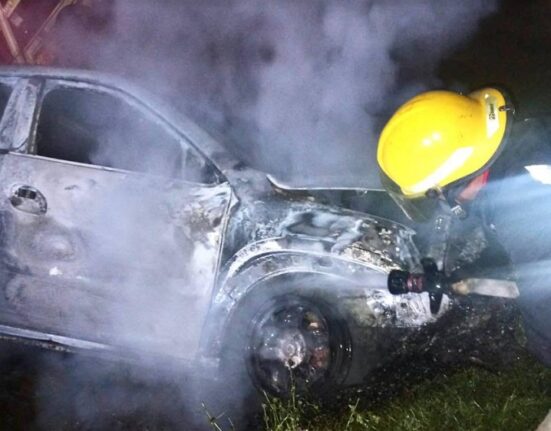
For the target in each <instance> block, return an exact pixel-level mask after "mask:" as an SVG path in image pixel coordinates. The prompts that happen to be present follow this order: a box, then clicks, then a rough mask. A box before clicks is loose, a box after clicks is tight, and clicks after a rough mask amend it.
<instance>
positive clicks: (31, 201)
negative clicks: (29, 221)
mask: <svg viewBox="0 0 551 431" xmlns="http://www.w3.org/2000/svg"><path fill="white" fill-rule="evenodd" d="M10 202H11V204H12V206H13V207H14V208H15V209H17V210H19V211H23V212H26V213H30V214H35V215H42V214H46V211H47V210H48V203H47V201H46V198H45V197H44V195H43V194H42V193H41V192H40V190H38V189H36V188H35V187H32V186H28V185H18V186H15V187H14V188H13V191H12V194H11V196H10Z"/></svg>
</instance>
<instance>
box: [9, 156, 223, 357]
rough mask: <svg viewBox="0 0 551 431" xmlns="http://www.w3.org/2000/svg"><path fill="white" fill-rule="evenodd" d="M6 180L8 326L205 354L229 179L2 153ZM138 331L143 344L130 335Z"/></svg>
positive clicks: (114, 342) (171, 351)
mask: <svg viewBox="0 0 551 431" xmlns="http://www.w3.org/2000/svg"><path fill="white" fill-rule="evenodd" d="M0 179H1V184H2V186H1V189H0V195H1V196H0V217H1V220H2V233H3V235H2V256H1V264H2V274H3V279H4V284H3V298H2V303H1V306H0V323H2V324H5V325H19V326H22V327H25V328H40V329H41V330H43V331H44V332H49V333H54V334H57V335H63V336H69V337H76V338H81V339H84V340H88V341H94V342H101V343H107V344H114V345H122V346H124V345H125V344H128V345H133V346H136V345H142V346H143V347H144V348H145V347H147V346H156V349H157V350H162V349H164V350H166V351H169V352H170V354H173V355H177V356H184V357H193V355H194V353H195V352H196V347H197V344H198V339H199V338H200V336H199V334H200V328H201V325H202V321H203V319H204V316H205V314H206V310H207V309H208V305H209V298H210V295H211V291H212V288H213V286H214V279H215V274H216V268H217V265H218V258H219V250H220V246H221V242H222V231H223V229H224V226H225V220H226V213H227V210H228V207H229V202H230V199H231V189H230V188H229V186H228V185H227V184H225V183H224V184H221V185H216V186H202V185H199V184H190V183H184V182H180V181H175V180H167V179H165V178H159V177H157V178H155V177H147V176H142V175H138V174H134V173H130V172H122V171H115V170H111V169H101V168H97V167H91V166H86V165H79V164H72V163H67V162H60V161H55V160H51V159H46V158H42V157H36V156H29V155H22V154H7V155H4V156H1V161H0ZM24 188H27V189H26V190H27V192H22V190H23V189H24ZM29 190H30V191H29ZM167 306H168V308H169V309H170V310H169V311H167ZM167 313H168V314H167ZM169 316H172V317H169ZM181 328H186V330H185V331H182V330H181ZM135 333H140V334H141V335H140V337H141V340H139V341H138V342H137V341H136V340H133V339H129V337H130V336H131V334H135Z"/></svg>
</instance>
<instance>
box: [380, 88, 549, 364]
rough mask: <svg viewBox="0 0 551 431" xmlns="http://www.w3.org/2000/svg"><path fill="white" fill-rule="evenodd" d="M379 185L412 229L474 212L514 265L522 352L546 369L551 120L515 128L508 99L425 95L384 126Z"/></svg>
mask: <svg viewBox="0 0 551 431" xmlns="http://www.w3.org/2000/svg"><path fill="white" fill-rule="evenodd" d="M377 161H378V163H379V166H380V168H381V171H382V173H381V177H382V182H383V185H384V186H385V188H386V190H387V191H388V192H389V194H390V195H391V196H392V197H393V199H394V200H395V201H396V202H397V203H398V205H399V206H400V207H401V209H402V210H403V212H404V213H405V214H406V215H407V216H408V217H409V218H410V219H412V220H415V221H430V220H434V218H435V214H437V213H447V214H449V215H450V217H451V219H452V220H457V222H456V223H462V222H461V220H465V219H468V218H469V217H470V216H471V215H472V214H473V213H477V214H479V215H480V217H481V220H483V221H484V225H485V226H486V227H487V229H490V230H491V231H492V232H495V234H496V235H497V238H498V240H499V242H500V243H501V244H502V245H503V246H504V248H505V249H506V251H507V253H508V254H509V257H510V260H511V262H512V264H513V266H514V270H515V276H516V281H517V285H518V287H519V291H520V296H519V298H518V304H519V308H520V310H521V314H522V318H523V324H524V325H523V326H524V330H525V333H526V337H527V341H528V348H529V350H531V351H532V352H533V353H534V354H535V355H536V356H537V357H538V358H539V359H540V360H541V361H542V362H543V363H544V364H546V365H547V366H551V119H546V118H531V119H523V120H520V119H519V118H518V115H516V114H515V109H514V105H513V103H512V101H511V100H510V97H509V96H508V94H507V93H506V92H505V91H503V90H501V89H498V88H484V89H481V90H479V91H476V92H473V93H471V94H468V95H462V94H458V93H454V92H451V91H430V92H426V93H423V94H420V95H418V96H416V97H414V98H413V99H411V100H409V101H408V102H406V103H405V104H404V105H403V106H402V107H400V108H399V109H398V111H396V113H394V115H393V116H392V117H391V119H390V120H389V121H388V123H387V124H386V126H385V127H384V129H383V131H382V133H381V135H380V138H379V143H378V149H377Z"/></svg>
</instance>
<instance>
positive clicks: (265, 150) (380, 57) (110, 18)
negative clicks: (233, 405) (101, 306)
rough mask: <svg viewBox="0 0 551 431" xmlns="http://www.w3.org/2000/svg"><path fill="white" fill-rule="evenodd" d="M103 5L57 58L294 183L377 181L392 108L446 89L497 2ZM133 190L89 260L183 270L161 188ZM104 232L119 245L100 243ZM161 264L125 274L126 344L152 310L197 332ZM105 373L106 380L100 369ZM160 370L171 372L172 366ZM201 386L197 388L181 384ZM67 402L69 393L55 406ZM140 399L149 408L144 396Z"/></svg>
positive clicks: (115, 321)
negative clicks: (180, 115)
mask: <svg viewBox="0 0 551 431" xmlns="http://www.w3.org/2000/svg"><path fill="white" fill-rule="evenodd" d="M108 4H110V5H111V6H110V9H106V10H107V12H108V13H106V15H105V16H103V17H97V18H98V22H92V23H88V24H89V28H90V29H91V31H88V32H85V31H83V24H86V22H85V21H86V20H85V19H81V18H80V17H78V16H77V17H75V16H73V15H71V14H67V15H65V16H64V17H63V19H62V21H61V23H60V24H61V26H60V28H59V29H58V31H57V34H56V37H57V39H58V41H59V46H60V49H59V62H60V63H61V64H63V65H68V66H71V65H72V66H79V67H87V68H90V69H95V70H102V71H107V72H111V73H114V74H117V75H122V76H124V77H127V78H130V79H131V80H134V81H137V82H138V83H139V84H141V85H143V86H145V87H147V88H148V89H149V90H150V91H151V92H153V93H156V94H157V96H160V97H161V98H164V99H167V100H170V102H171V103H172V104H174V105H175V106H176V108H177V109H179V110H181V111H183V112H186V113H188V114H189V115H191V116H192V117H193V118H196V119H197V120H198V121H199V122H200V123H202V124H204V125H205V126H206V127H207V128H212V129H213V130H215V131H216V132H217V135H218V136H221V137H223V138H222V139H223V141H224V142H223V143H224V144H226V145H227V146H228V148H229V149H230V150H231V151H232V152H233V153H234V154H235V155H236V156H237V157H238V158H240V159H243V160H244V161H246V162H248V163H250V164H251V165H253V166H255V167H257V168H260V169H262V170H265V171H267V172H271V173H274V174H276V175H278V176H280V177H283V178H285V179H287V180H291V181H293V182H295V183H310V184H312V183H316V182H326V183H329V182H331V183H334V184H343V183H348V184H350V183H352V182H355V183H359V184H371V185H377V184H378V179H377V177H378V173H377V168H376V163H375V147H376V141H377V134H378V131H379V130H380V128H381V126H382V124H383V123H384V121H385V119H386V118H387V116H388V115H389V113H391V112H392V110H393V109H395V108H396V107H397V106H398V104H399V103H401V102H402V101H403V100H404V99H405V98H407V97H408V96H411V95H412V94H414V93H415V92H417V91H420V90H422V89H424V88H428V87H434V86H438V85H439V82H438V79H437V78H436V77H435V71H436V68H437V66H438V64H439V61H440V60H441V59H442V58H443V57H444V56H445V55H446V54H447V53H448V52H450V51H451V50H453V49H454V48H456V47H457V46H458V45H459V44H461V43H463V42H465V41H466V40H467V39H468V37H469V36H470V35H472V34H473V32H474V31H475V30H476V28H477V26H478V24H479V22H480V20H481V19H482V18H483V17H485V16H487V15H488V14H490V13H491V12H493V11H494V10H495V8H496V7H497V1H475V0H468V1H461V2H458V1H455V0H416V1H414V0H392V1H370V0H364V1H354V0H351V1H346V0H301V1H297V0H278V1H276V0H273V1H271V0H270V1H266V0H241V1H236V0H235V1H230V0H224V1H223V0H203V1H194V0H182V1H179V0H172V1H168V0H167V1H162V2H160V1H150V0H133V1H130V0H128V1H122V0H117V1H114V2H112V3H107V2H105V7H106V8H108ZM67 10H69V8H68V9H67ZM124 195H125V193H121V196H122V197H120V199H118V198H119V195H118V194H117V195H116V198H117V199H114V197H113V196H111V198H112V199H113V200H112V201H109V202H104V205H105V208H103V206H101V205H100V206H99V210H98V211H100V212H101V211H104V212H102V214H100V215H99V216H98V217H96V218H95V219H94V220H95V223H96V224H97V226H96V225H94V224H93V223H90V224H89V227H90V229H92V230H94V233H95V234H96V235H97V238H99V239H100V240H101V241H99V240H98V243H97V244H96V245H97V247H95V250H96V253H97V256H93V257H92V261H94V259H95V261H96V263H97V267H99V268H103V270H104V271H106V270H108V269H110V268H111V267H110V265H112V266H113V272H114V273H116V272H117V269H118V268H122V267H133V266H132V265H138V266H140V265H141V266H142V267H145V266H146V264H149V263H151V267H156V268H157V271H160V272H162V270H164V269H165V267H168V268H177V267H179V266H178V265H180V263H181V261H182V260H185V257H183V258H182V256H181V255H178V254H176V253H174V254H173V255H172V257H171V258H169V259H164V260H163V259H162V253H163V250H162V249H161V246H160V245H159V243H156V242H155V241H153V242H152V243H148V242H147V238H148V239H149V240H151V238H154V239H157V238H160V237H161V236H162V235H163V233H166V232H165V231H164V230H163V229H164V225H162V223H160V221H159V220H160V218H159V217H156V215H155V214H153V213H154V211H153V213H152V214H149V212H148V211H149V209H150V208H158V207H161V205H159V203H158V202H157V200H156V199H158V196H156V195H153V196H147V194H144V193H141V194H140V193H138V192H137V193H136V194H135V195H131V196H130V197H129V198H124ZM126 195H128V193H126ZM132 196H134V197H132ZM113 202H116V204H113ZM128 220H134V222H133V223H128ZM106 226H107V227H106ZM109 237H110V238H112V239H113V242H109V241H103V239H104V238H109ZM144 237H147V238H146V241H145V242H144V241H142V239H143V238H144ZM144 245H145V246H144ZM136 250H139V253H137V252H136ZM189 252H190V253H191V252H192V250H191V249H190V250H189ZM113 256H114V257H115V258H113ZM132 259H133V260H132ZM157 262H159V264H158V265H157ZM163 265H164V266H163ZM167 272H169V270H167ZM155 275H156V273H155V272H154V273H153V275H150V276H149V277H148V276H143V277H142V276H141V275H140V276H138V277H137V278H136V277H133V276H130V277H129V279H123V280H121V283H120V285H121V287H120V290H119V292H117V293H118V301H119V302H118V303H117V304H116V305H115V306H113V310H109V311H111V316H110V317H111V320H109V323H110V325H111V327H110V328H109V329H110V330H112V336H113V338H114V339H115V340H117V341H118V342H119V343H122V344H123V345H125V346H126V345H128V344H134V347H137V348H140V349H146V348H148V347H151V346H144V345H142V342H143V341H142V338H143V337H142V335H143V332H141V330H139V329H138V328H140V325H142V326H144V325H145V324H143V322H146V323H147V321H148V318H149V317H151V316H152V315H153V316H155V317H156V318H157V320H158V322H159V331H165V332H167V331H174V332H175V334H174V335H175V336H176V335H178V336H180V337H181V335H182V334H181V333H182V332H183V331H185V330H187V331H191V330H194V331H199V330H200V324H199V323H196V324H195V326H194V325H191V324H189V322H190V319H192V318H193V316H192V315H188V316H182V315H179V314H178V309H177V307H176V305H177V304H176V303H174V302H170V299H172V296H170V295H171V293H170V289H168V290H167V291H168V292H169V293H168V294H166V295H165V296H162V295H160V294H159V292H161V291H163V288H164V287H167V286H159V282H158V280H156V281H152V280H151V278H154V277H155ZM165 275H166V274H165ZM121 278H124V277H122V276H121ZM184 278H185V277H182V279H184ZM152 286H155V289H157V290H152ZM168 287H170V286H168ZM186 288H188V289H193V288H194V286H186ZM164 300H167V301H166V302H167V304H168V305H167V307H168V308H163V307H164V303H163V301H164ZM175 304H176V305H175ZM204 305H205V304H202V306H204ZM207 305H208V304H207ZM80 323H82V322H80ZM78 324H79V322H75V325H77V326H78ZM190 328H192V329H190ZM170 335H171V334H167V338H171V337H170ZM152 349H154V347H152ZM153 353H163V352H153ZM70 367H71V368H72V369H73V370H74V373H75V374H76V375H81V374H85V375H87V376H90V375H91V376H94V373H95V371H94V370H93V369H91V368H82V367H80V365H78V364H77V365H76V366H74V367H73V366H70ZM107 374H109V375H110V373H109V372H108V373H107ZM98 375H99V376H100V377H99V378H98V380H101V378H103V376H104V375H105V373H103V375H102V373H99V374H98ZM159 375H160V376H162V379H166V380H169V379H170V373H168V375H169V377H167V373H166V372H159ZM130 377H131V378H130V379H129V380H132V379H133V377H134V376H130ZM94 378H95V377H92V379H89V380H94ZM77 380H78V379H77ZM84 380H86V379H84ZM146 380H150V379H149V377H148V378H147V379H146ZM151 380H154V379H151ZM79 384H81V383H79V381H77V382H76V385H79ZM109 385H110V384H106V386H109ZM69 386H71V385H70V384H69ZM123 386H124V385H123ZM107 389H113V388H112V387H111V386H109V388H107ZM194 389H195V388H192V385H188V386H187V387H185V388H182V391H185V390H187V391H188V392H189V390H194ZM134 390H135V389H134V388H133V387H132V385H130V386H129V387H128V392H126V389H120V388H119V387H115V392H114V395H113V396H112V397H108V401H107V402H112V403H115V404H120V405H121V406H123V407H124V403H125V402H127V401H128V399H129V398H128V394H129V393H131V391H134ZM139 390H142V389H141V387H140V389H139ZM231 390H232V395H233V396H235V388H231ZM117 391H121V392H117ZM84 396H86V394H85V395H84ZM137 398H140V397H137ZM194 401H198V400H194ZM67 402H68V400H67V397H66V396H63V395H61V401H60V402H59V403H60V405H64V404H65V405H66V403H67ZM50 403H51V404H54V405H55V404H56V401H55V400H54V401H52V400H50ZM93 403H94V401H93V397H90V400H89V399H88V398H86V402H85V403H84V404H86V405H85V406H84V407H83V410H82V411H78V412H76V413H75V415H76V416H77V417H80V418H84V420H86V421H91V422H93V421H94V420H95V419H94V418H95V417H96V416H95V415H96V414H101V406H100V407H97V406H93V405H92V404H93ZM134 403H135V404H136V405H138V406H140V408H141V406H142V405H144V406H147V400H142V399H141V398H140V399H134ZM96 407H97V408H96ZM144 408H145V407H144ZM193 408H196V406H193ZM123 410H124V409H123ZM48 411H49V410H48V408H46V412H48ZM91 412H92V413H91ZM96 412H97V413H96ZM167 414H169V415H170V414H172V412H171V411H169V412H167ZM45 420H47V418H46V419H45Z"/></svg>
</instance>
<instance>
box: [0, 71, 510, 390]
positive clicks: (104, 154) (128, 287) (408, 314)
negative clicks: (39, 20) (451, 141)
mask: <svg viewBox="0 0 551 431" xmlns="http://www.w3.org/2000/svg"><path fill="white" fill-rule="evenodd" d="M0 96H1V97H0V108H2V119H1V121H0V151H1V155H0V178H1V179H0V184H1V186H0V192H1V196H0V222H1V233H2V236H1V241H2V244H1V245H2V247H1V277H2V289H3V295H1V298H0V333H1V334H2V337H3V338H4V339H14V340H25V341H27V342H32V343H38V344H40V345H43V346H45V347H54V348H59V349H69V350H83V351H87V352H93V353H96V354H105V355H115V356H123V357H125V356H126V357H136V356H139V357H140V356H141V355H146V356H147V355H150V356H153V357H170V358H176V359H177V360H178V361H180V360H182V361H183V362H185V361H188V360H189V361H197V360H201V361H202V362H204V363H207V364H213V363H214V364H218V365H219V366H220V367H224V366H232V367H238V368H239V367H241V366H242V369H243V370H246V373H247V375H248V376H250V377H251V378H252V381H254V382H255V383H256V385H257V386H258V387H261V388H263V389H267V390H269V391H271V392H273V393H282V392H286V391H287V390H288V389H289V386H290V381H291V379H290V376H294V378H293V379H292V380H293V381H294V382H295V383H296V384H297V385H298V386H299V387H300V389H308V388H310V389H315V390H320V391H323V390H325V389H326V388H327V387H334V386H335V385H336V386H347V385H354V384H359V383H361V382H362V381H363V380H364V379H365V377H366V375H369V373H370V372H371V371H372V370H374V369H375V368H378V367H381V366H385V365H388V364H389V363H390V362H391V361H392V360H394V359H396V358H403V357H404V356H405V355H408V354H410V353H411V352H412V351H414V350H417V351H421V352H428V351H431V349H435V346H437V345H439V343H440V341H442V343H444V341H446V340H447V341H450V342H451V344H452V345H453V348H454V349H457V350H459V351H461V349H462V348H464V347H462V346H463V345H462V344H461V342H460V341H459V340H460V338H461V337H460V336H461V334H463V335H464V336H465V338H466V339H468V338H470V337H471V335H472V333H473V331H475V330H480V328H486V329H487V328H490V327H492V328H494V327H495V328H497V327H499V325H496V324H495V322H496V319H497V318H496V315H497V314H499V313H498V312H499V311H502V310H503V309H504V308H507V307H508V306H509V305H508V303H507V301H501V300H495V299H492V300H490V299H486V298H483V299H479V298H477V299H476V300H474V301H473V300H467V299H465V300H457V299H450V298H447V297H445V298H444V301H443V303H442V305H441V307H440V310H439V311H438V313H437V314H434V313H431V310H430V306H429V299H428V297H427V296H426V295H424V294H422V295H418V294H407V295H402V296H393V295H390V294H389V293H388V292H387V290H386V275H387V274H388V272H389V271H390V270H392V269H396V268H401V269H406V270H412V271H413V270H416V269H418V268H419V265H420V253H419V251H418V248H417V246H416V244H415V243H414V241H413V235H414V231H413V230H411V229H410V228H407V227H405V226H403V225H401V224H398V223H395V222H393V221H390V220H387V219H384V218H380V217H376V216H373V215H370V214H367V213H366V212H361V211H357V210H353V209H349V208H344V207H342V206H336V205H332V204H331V203H330V201H331V200H332V198H331V196H333V195H336V194H337V193H338V192H339V191H338V190H333V191H328V192H326V193H325V194H324V193H321V192H319V191H318V192H310V191H308V190H293V188H292V187H289V186H282V185H278V184H276V183H275V181H270V180H269V179H268V178H267V177H266V175H264V174H262V173H260V172H258V171H255V170H253V169H250V168H248V167H246V166H243V165H242V164H241V163H239V162H237V161H235V160H234V159H232V157H230V156H229V155H228V153H227V152H226V151H224V149H223V148H222V147H221V146H219V145H218V144H217V142H216V141H214V140H213V139H212V138H211V136H210V135H209V134H207V133H205V132H204V131H203V130H202V129H200V128H199V127H197V126H196V125H195V124H194V123H192V122H191V121H189V120H187V119H185V118H183V117H182V116H178V117H174V116H170V114H167V113H166V112H169V111H167V110H163V109H162V108H161V107H160V105H159V104H156V103H154V102H152V99H151V98H150V97H148V96H140V92H139V91H137V90H136V89H133V88H131V87H128V85H126V84H121V83H119V82H117V81H114V80H112V79H108V78H103V77H101V76H99V75H97V74H88V73H83V72H70V71H59V70H47V69H44V70H42V69H23V68H19V69H5V70H4V71H2V72H1V73H0ZM339 193H340V192H339ZM368 193H371V192H364V191H355V192H354V193H353V194H354V196H361V195H367V194H368ZM341 197H342V193H341ZM375 209H376V208H375V207H374V209H373V210H372V211H370V212H376V211H375ZM479 244H480V247H479V249H480V250H478V251H475V252H472V253H471V254H472V255H473V256H475V255H479V254H480V252H481V250H483V249H484V248H485V247H486V246H487V244H486V242H484V241H479ZM462 301H463V302H465V301H467V302H468V307H464V304H462V303H461V302H462ZM488 304H493V311H488V310H489V308H488ZM462 307H463V308H462ZM490 308H491V307H490ZM454 310H456V311H455V312H454ZM457 310H468V312H464V311H461V312H457ZM450 316H453V317H450ZM446 328H453V334H454V335H453V337H447V336H446V335H442V336H441V337H438V336H435V334H437V333H438V332H439V331H440V333H442V334H446ZM460 328H463V329H462V330H461V329H460ZM497 331H498V332H499V329H498V330H497ZM410 340H414V342H410ZM439 340H440V341H439ZM478 347H480V345H477V348H478ZM442 351H445V352H448V354H449V352H450V351H451V350H450V349H449V348H445V349H442ZM452 355H453V353H452Z"/></svg>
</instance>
